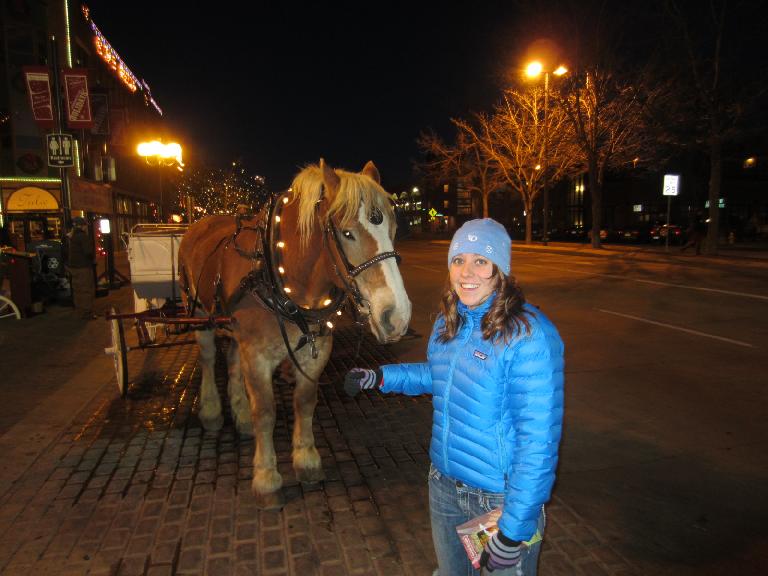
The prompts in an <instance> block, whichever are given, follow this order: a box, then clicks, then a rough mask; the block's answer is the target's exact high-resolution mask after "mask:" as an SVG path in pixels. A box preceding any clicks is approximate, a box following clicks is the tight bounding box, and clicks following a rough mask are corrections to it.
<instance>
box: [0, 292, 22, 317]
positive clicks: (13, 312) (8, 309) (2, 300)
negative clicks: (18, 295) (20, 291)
mask: <svg viewBox="0 0 768 576" xmlns="http://www.w3.org/2000/svg"><path fill="white" fill-rule="evenodd" d="M0 318H15V319H16V320H18V319H19V318H21V313H20V312H19V309H18V308H17V307H16V304H14V303H13V300H11V299H10V298H6V297H5V296H3V295H2V294H0Z"/></svg>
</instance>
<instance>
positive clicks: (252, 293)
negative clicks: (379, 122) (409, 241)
mask: <svg viewBox="0 0 768 576" xmlns="http://www.w3.org/2000/svg"><path fill="white" fill-rule="evenodd" d="M238 212H239V213H238V214H237V215H235V216H227V215H220V216H209V217H206V218H204V219H202V220H200V221H198V222H196V223H194V224H192V225H191V226H190V227H189V229H188V230H187V232H186V233H185V234H184V237H183V238H182V241H181V245H180V247H179V281H180V286H181V288H182V300H183V302H184V305H185V306H186V308H187V311H188V313H189V314H190V315H192V316H196V317H200V318H208V319H209V320H211V321H209V322H207V323H203V324H204V326H203V327H202V328H203V329H199V330H196V332H195V338H196V340H197V343H198V346H199V350H200V354H199V363H200V365H201V373H202V383H201V389H200V408H199V412H198V416H199V418H200V421H201V422H202V424H203V427H204V428H205V429H206V431H217V430H219V429H220V428H221V426H222V425H223V417H222V408H221V400H220V398H219V394H218V390H217V388H216V384H215V380H214V360H215V355H216V347H215V346H216V345H215V336H216V335H217V334H218V335H224V336H226V337H228V338H229V342H230V345H229V349H228V352H227V366H228V374H229V382H228V387H227V392H228V395H229V399H230V407H231V413H232V416H233V420H234V422H235V426H236V429H237V431H238V433H240V434H242V435H251V434H252V435H253V437H254V443H255V451H254V457H253V480H252V483H251V488H252V492H253V494H254V496H255V498H256V505H257V507H259V508H260V509H276V508H281V507H282V506H283V505H284V496H283V495H282V491H281V487H282V482H283V481H282V477H281V475H280V473H279V472H278V470H277V465H276V456H275V448H274V444H273V439H272V433H273V429H274V424H275V403H274V392H273V387H272V375H273V373H274V372H275V370H276V368H277V367H278V366H280V365H281V364H282V363H283V361H285V360H290V365H291V366H292V370H293V373H294V376H295V382H296V383H295V388H294V391H293V409H294V416H295V418H294V428H293V436H292V461H293V468H294V471H295V474H296V478H297V480H299V481H300V482H302V483H306V484H312V483H317V482H320V481H322V480H323V478H324V475H323V470H322V466H321V461H320V456H319V454H318V452H317V449H316V447H315V438H314V434H313V431H312V418H313V413H314V410H315V406H316V404H317V386H318V382H317V380H318V378H319V376H320V374H321V373H322V371H323V369H324V368H325V366H326V364H327V362H328V359H329V357H330V354H331V348H332V342H333V337H332V335H333V330H332V329H333V321H334V320H336V316H337V314H341V309H342V307H343V306H344V305H345V302H347V301H351V303H352V310H353V312H354V313H355V315H356V316H357V318H358V322H360V323H363V324H364V323H367V324H368V326H369V328H370V330H371V332H372V334H373V335H374V336H375V338H376V339H377V340H378V341H379V342H381V343H387V342H394V341H397V340H398V339H400V337H401V336H403V334H405V332H406V331H407V329H408V324H409V322H410V317H411V302H410V300H409V299H408V296H407V294H406V291H405V287H404V284H403V279H402V277H401V275H400V271H399V269H398V263H399V260H400V256H399V254H398V253H397V252H396V251H395V250H394V247H393V239H394V237H395V231H396V222H395V215H394V211H393V207H392V202H391V200H390V197H389V195H388V194H387V192H386V191H385V190H384V188H382V186H381V184H380V177H379V172H378V169H377V168H376V166H375V165H374V164H373V162H368V163H367V164H366V165H365V167H364V168H363V169H362V170H361V171H360V172H359V173H354V172H348V171H345V170H341V169H333V168H331V167H329V166H328V165H327V164H326V163H325V162H324V161H323V159H321V160H320V162H319V163H318V164H312V165H309V166H307V167H305V168H304V169H303V170H301V171H300V172H299V173H298V174H297V175H296V176H295V177H294V179H293V183H292V185H291V187H290V188H289V190H288V191H287V192H285V193H282V194H280V195H275V196H274V197H273V198H272V200H271V201H270V202H269V203H268V205H267V206H265V207H264V208H262V209H261V210H260V211H259V212H258V213H256V214H254V215H248V214H242V211H241V210H238ZM217 316H219V317H223V318H224V319H225V320H224V324H223V325H222V324H218V323H217V322H215V321H213V320H212V319H213V318H215V317H217Z"/></svg>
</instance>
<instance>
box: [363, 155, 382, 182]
mask: <svg viewBox="0 0 768 576" xmlns="http://www.w3.org/2000/svg"><path fill="white" fill-rule="evenodd" d="M360 174H364V175H366V176H369V177H370V178H371V179H372V180H373V181H374V182H376V184H381V177H380V176H379V169H378V168H376V164H374V163H373V161H371V160H368V162H367V163H366V164H365V166H363V169H362V170H361V171H360Z"/></svg>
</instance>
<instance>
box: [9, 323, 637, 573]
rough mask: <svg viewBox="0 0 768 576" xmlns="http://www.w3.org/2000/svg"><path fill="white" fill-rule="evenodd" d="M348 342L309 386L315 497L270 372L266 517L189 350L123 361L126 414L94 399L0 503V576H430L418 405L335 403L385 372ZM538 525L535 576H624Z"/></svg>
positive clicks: (595, 553)
mask: <svg viewBox="0 0 768 576" xmlns="http://www.w3.org/2000/svg"><path fill="white" fill-rule="evenodd" d="M105 329H106V328H105ZM182 338H186V336H182ZM358 339H359V334H358V333H357V332H355V331H353V330H352V329H351V328H342V329H341V330H339V331H338V332H337V339H336V343H335V351H334V354H333V356H332V359H331V362H330V363H329V365H328V367H327V368H326V371H325V373H324V375H323V377H322V379H321V387H320V392H319V402H318V407H317V412H316V417H315V423H314V430H315V436H316V439H317V445H318V450H319V452H320V455H321V457H322V460H323V469H324V471H325V475H326V480H325V482H324V483H323V484H321V485H317V486H314V487H304V486H302V485H300V484H299V483H298V482H296V480H295V478H294V476H293V470H292V468H291V447H290V439H291V433H290V432H291V427H292V412H291V383H290V382H289V381H288V377H287V375H286V374H284V373H283V372H282V371H278V377H277V382H276V394H275V398H276V403H277V418H276V427H275V434H274V436H275V448H276V451H277V456H278V463H279V468H280V471H281V473H282V474H283V478H284V481H285V487H284V490H285V495H286V500H287V504H286V506H285V508H284V509H283V510H282V511H280V512H260V511H257V510H256V509H255V506H254V502H253V498H252V496H251V493H250V479H251V476H252V462H251V459H252V454H253V441H252V440H251V439H243V438H240V437H238V436H237V434H235V432H234V429H233V426H232V422H231V419H230V418H229V415H227V418H226V421H225V426H224V428H223V429H222V430H221V431H220V432H219V433H218V434H206V433H205V431H204V430H203V429H202V427H201V425H200V422H199V420H198V418H197V416H196V410H197V402H198V389H199V385H200V376H199V371H198V370H197V368H196V367H195V359H196V356H197V351H196V348H195V347H194V346H183V347H178V348H169V349H163V350H155V351H151V352H142V351H134V352H131V353H130V354H129V355H128V357H129V369H130V373H131V375H132V376H133V378H132V379H133V380H135V382H134V384H133V386H132V388H131V390H130V392H129V395H128V398H127V399H126V400H121V399H120V398H119V397H118V394H117V389H116V386H109V387H105V388H103V389H102V390H101V391H100V392H99V393H98V394H97V395H96V396H95V397H94V398H93V399H92V400H91V401H90V402H88V403H87V405H86V406H85V407H84V408H83V409H82V410H81V411H80V412H79V413H78V414H77V415H76V416H75V418H74V419H73V421H72V422H71V424H69V426H68V427H67V428H66V430H65V431H64V433H63V434H61V435H60V436H58V437H57V438H56V439H55V440H54V441H53V442H52V443H51V444H50V446H48V448H47V449H46V450H44V451H43V452H42V453H41V454H40V455H39V457H38V458H37V459H36V460H35V461H34V463H33V464H32V466H31V467H30V468H29V469H28V470H27V471H26V472H25V473H24V475H23V476H22V478H21V480H20V481H18V482H16V483H15V484H14V485H13V487H12V488H11V489H9V490H8V491H7V492H6V493H5V494H4V495H3V496H2V499H1V500H0V534H2V538H0V572H1V573H2V574H6V575H16V574H24V575H27V574H55V575H70V574H71V575H73V576H74V575H78V576H79V575H84V574H93V575H124V576H131V575H146V576H160V575H171V574H210V575H212V576H213V575H229V574H264V575H284V574H295V575H306V574H320V575H345V574H361V575H362V574H371V575H382V576H384V575H386V576H390V575H399V574H407V575H414V576H415V575H425V576H428V575H430V574H431V573H432V570H433V569H434V566H435V564H436V563H435V559H434V552H433V550H432V545H431V536H430V526H429V515H428V509H427V484H426V474H427V469H428V466H429V458H428V445H429V435H430V427H431V403H430V400H429V398H427V397H416V398H410V397H405V396H394V395H389V396H381V395H378V394H373V393H372V394H360V395H359V396H358V397H357V398H355V399H350V398H348V397H346V395H344V393H343V391H342V390H341V387H340V381H341V377H342V375H343V374H344V372H346V370H347V369H348V368H350V367H351V366H352V365H358V366H366V365H367V366H375V365H379V364H382V363H388V362H396V361H397V359H396V358H395V357H394V356H393V355H392V353H391V351H390V350H389V349H388V348H387V347H384V346H379V345H377V344H375V343H374V342H373V341H372V340H371V339H370V337H369V336H366V338H365V339H364V341H363V344H362V346H361V350H360V357H359V358H355V356H354V354H355V349H356V343H357V341H358ZM219 358H220V360H219V366H218V368H217V373H218V374H220V375H221V379H220V381H219V383H218V384H219V387H220V389H221V390H222V391H223V390H225V389H226V383H225V382H224V380H223V378H224V377H225V376H224V374H225V372H226V371H225V370H224V367H223V364H222V361H223V360H222V359H223V355H221V354H220V356H219ZM137 376H138V377H137ZM548 512H549V514H548V522H549V524H548V529H547V534H546V538H545V545H544V549H543V553H542V560H541V565H540V574H541V575H542V576H555V575H558V576H559V575H563V576H565V575H569V576H578V575H581V576H596V575H602V574H607V575H615V576H620V575H623V576H626V575H630V574H637V573H638V571H636V570H634V569H633V568H632V567H631V566H630V565H629V564H628V562H627V561H626V560H625V559H624V558H622V557H621V556H619V555H618V554H617V553H616V552H614V551H613V550H612V549H611V548H610V546H609V545H608V542H609V541H610V535H605V534H601V533H600V532H599V531H597V530H595V529H594V527H590V526H587V525H586V524H585V522H584V521H583V520H582V519H581V518H580V517H579V516H578V515H577V514H576V513H575V512H574V511H573V510H572V509H570V508H569V507H568V506H567V505H566V504H565V503H564V502H562V501H560V500H559V499H558V498H557V497H556V496H555V498H554V499H553V502H552V503H551V505H550V506H549V508H548Z"/></svg>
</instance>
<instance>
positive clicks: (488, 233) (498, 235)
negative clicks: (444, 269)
mask: <svg viewBox="0 0 768 576" xmlns="http://www.w3.org/2000/svg"><path fill="white" fill-rule="evenodd" d="M465 252H466V253H468V254H480V255H482V256H485V257H486V258H488V260H490V261H491V262H493V263H494V264H496V266H498V267H499V270H501V271H502V272H504V274H505V275H506V276H509V269H510V262H511V260H512V240H511V239H510V238H509V234H507V230H506V229H505V228H504V226H502V225H501V224H499V223H498V222H496V220H493V219H491V218H483V219H482V220H469V221H467V222H465V223H464V224H463V225H462V226H461V228H459V229H458V230H456V234H454V235H453V240H451V247H450V249H449V250H448V265H449V266H450V265H451V260H453V257H454V256H456V254H463V253H465Z"/></svg>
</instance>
